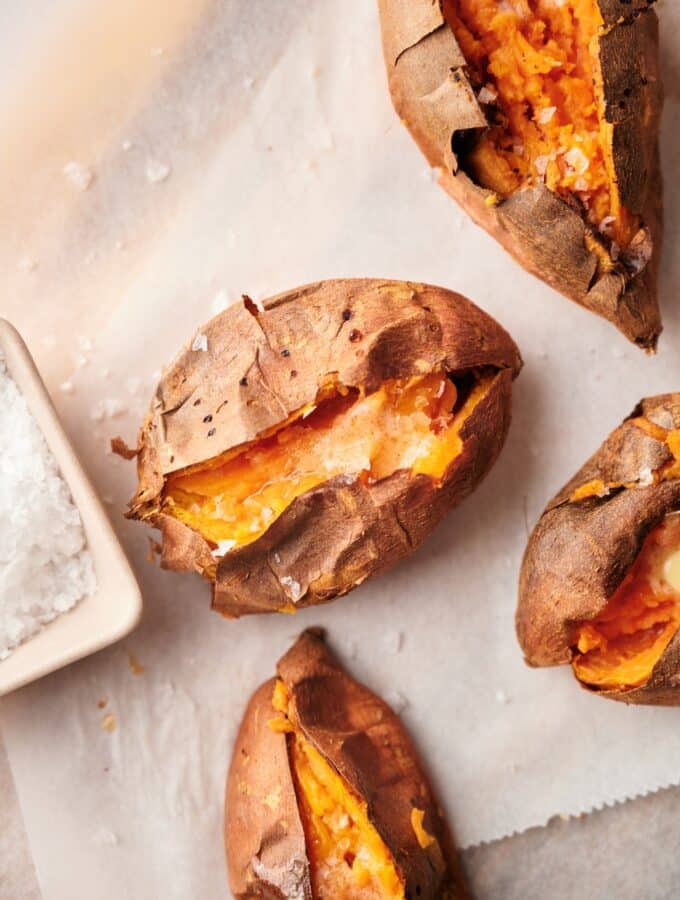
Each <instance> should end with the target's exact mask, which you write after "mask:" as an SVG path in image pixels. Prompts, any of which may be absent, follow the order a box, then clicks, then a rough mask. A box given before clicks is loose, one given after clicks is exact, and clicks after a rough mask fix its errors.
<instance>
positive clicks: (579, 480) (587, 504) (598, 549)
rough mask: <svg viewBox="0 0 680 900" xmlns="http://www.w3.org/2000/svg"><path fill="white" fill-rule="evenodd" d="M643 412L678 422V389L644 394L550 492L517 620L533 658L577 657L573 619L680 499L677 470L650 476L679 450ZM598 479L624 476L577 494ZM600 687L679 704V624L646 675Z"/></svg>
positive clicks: (617, 694)
mask: <svg viewBox="0 0 680 900" xmlns="http://www.w3.org/2000/svg"><path fill="white" fill-rule="evenodd" d="M639 417H642V418H643V419H646V420H647V422H650V423H652V424H655V425H659V426H660V427H661V428H664V429H668V430H672V429H675V428H679V427H680V394H663V395H659V396H657V397H651V398H648V399H645V400H643V401H642V402H641V403H640V404H639V405H638V406H637V407H636V409H635V410H634V411H633V413H632V414H631V416H629V418H628V419H626V420H625V421H624V422H623V423H622V425H620V426H619V427H618V428H617V429H615V431H613V432H612V434H611V435H609V437H608V438H607V439H606V440H605V441H604V443H603V444H602V446H601V447H600V448H599V449H598V450H597V451H596V453H595V454H594V455H593V456H592V457H591V458H590V459H589V460H588V462H587V463H586V464H585V465H584V466H583V467H582V468H581V469H580V470H579V472H578V473H577V474H576V475H575V476H574V477H573V478H572V479H571V480H570V481H569V482H568V483H567V484H566V485H565V486H564V487H563V488H562V490H561V491H560V492H559V493H558V494H557V496H556V497H554V498H553V500H551V501H550V503H549V504H548V506H547V507H546V509H545V510H544V512H543V513H542V515H541V517H540V519H539V521H538V523H537V525H536V527H535V528H534V530H533V532H532V534H531V536H530V538H529V543H528V545H527V549H526V552H525V555H524V560H523V563H522V568H521V573H520V583H519V602H518V607H517V617H516V625H517V636H518V639H519V643H520V646H521V647H522V650H523V652H524V655H525V659H526V661H527V663H528V664H529V665H531V666H552V665H560V664H566V663H570V662H571V661H572V658H573V651H572V647H571V639H572V628H573V625H574V624H575V623H577V622H582V621H585V620H587V619H591V618H595V617H596V616H597V615H599V614H600V613H601V612H602V610H603V609H604V608H605V606H606V604H607V601H608V599H609V598H610V597H611V596H612V594H613V593H614V592H615V591H616V589H617V588H618V587H619V585H620V584H621V582H622V581H623V579H624V577H625V576H626V574H627V572H628V570H629V569H630V567H631V565H632V564H633V562H634V561H635V559H636V558H637V556H638V554H639V553H640V550H641V548H642V545H643V543H644V541H645V538H646V537H647V535H648V534H649V533H650V532H651V531H652V530H653V529H654V528H655V527H656V526H657V525H658V524H660V522H662V521H663V519H664V518H665V516H666V515H668V514H669V513H671V512H674V511H676V510H678V509H680V479H677V478H671V479H668V480H664V481H660V482H658V483H656V484H647V482H648V481H649V472H650V471H651V472H655V471H658V470H659V469H661V468H662V467H663V466H664V465H666V464H668V463H670V462H672V461H673V456H672V454H671V452H670V450H669V448H668V446H667V445H666V443H665V442H663V441H661V440H659V439H657V438H655V437H654V436H652V435H650V434H648V433H647V432H645V431H644V430H642V429H641V428H640V427H638V426H637V425H636V424H635V422H634V420H635V419H638V418H639ZM596 479H600V480H602V481H603V482H604V483H605V484H611V485H626V486H621V487H616V488H612V490H611V491H610V493H609V494H608V495H607V496H603V497H589V498H588V499H583V500H578V501H575V500H573V499H572V495H573V493H574V491H575V490H576V489H577V488H579V487H580V486H582V485H584V484H589V483H590V482H592V481H594V480H596ZM583 686H584V687H585V688H586V689H589V688H588V686H587V685H583ZM595 692H596V693H598V694H600V695H602V696H605V697H609V698H611V699H613V700H622V701H624V702H626V703H645V704H654V705H670V706H675V705H680V634H679V635H676V636H675V637H674V638H673V640H672V641H671V643H670V644H669V646H668V647H667V649H666V651H665V652H664V654H663V655H662V657H661V659H660V660H659V661H658V663H657V665H656V666H655V668H654V670H653V672H652V674H651V676H650V678H649V680H648V681H647V682H646V683H645V684H644V685H642V686H640V687H638V688H635V689H632V690H628V691H621V690H597V691H595Z"/></svg>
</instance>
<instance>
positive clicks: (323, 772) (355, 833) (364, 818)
mask: <svg viewBox="0 0 680 900" xmlns="http://www.w3.org/2000/svg"><path fill="white" fill-rule="evenodd" d="M272 705H273V706H274V708H275V709H277V710H278V711H279V712H280V713H281V714H282V716H283V717H284V718H285V716H286V714H287V709H288V698H287V692H286V688H285V685H284V684H283V682H282V681H281V680H280V679H279V680H277V682H276V686H275V688H274V696H273V698H272ZM288 721H290V720H288ZM277 730H278V729H277ZM290 730H291V732H292V733H291V735H290V743H289V753H290V761H291V766H292V771H293V776H294V780H295V786H296V791H297V796H298V805H299V809H300V816H301V819H302V823H303V828H304V831H305V839H306V844H307V855H308V857H309V862H310V876H311V881H312V892H313V896H314V900H362V898H363V900H403V898H404V886H403V883H402V880H401V878H400V876H399V873H398V872H397V869H396V866H395V863H394V860H393V858H392V855H391V854H390V852H389V850H388V849H387V847H386V846H385V843H384V841H383V840H382V838H381V837H380V835H379V834H378V832H377V830H376V829H375V828H374V826H373V825H372V824H371V821H370V819H369V815H368V808H367V804H366V802H365V801H364V800H362V799H361V798H359V797H358V796H357V795H356V794H355V793H354V791H353V790H352V789H351V788H350V787H349V785H348V784H347V783H346V782H345V780H344V779H343V778H342V776H341V775H340V774H339V773H338V772H337V771H336V770H335V769H334V768H333V767H332V766H331V765H330V764H329V763H328V762H327V761H326V760H325V759H324V758H323V756H322V755H321V754H320V753H319V752H318V750H316V748H314V747H313V746H312V745H311V744H310V743H309V741H307V740H306V739H305V738H304V737H303V735H302V734H301V733H300V732H299V731H298V730H296V729H295V726H294V724H293V723H292V722H291V723H290Z"/></svg>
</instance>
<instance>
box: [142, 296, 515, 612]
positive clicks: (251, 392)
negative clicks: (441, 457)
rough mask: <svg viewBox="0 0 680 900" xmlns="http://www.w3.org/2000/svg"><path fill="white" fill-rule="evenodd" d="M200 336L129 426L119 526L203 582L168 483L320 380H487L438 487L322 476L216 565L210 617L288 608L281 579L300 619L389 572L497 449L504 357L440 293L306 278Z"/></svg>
mask: <svg viewBox="0 0 680 900" xmlns="http://www.w3.org/2000/svg"><path fill="white" fill-rule="evenodd" d="M203 332H204V333H205V334H206V336H207V338H208V350H207V352H202V351H198V352H194V351H191V350H187V351H186V352H184V353H183V354H181V355H180V356H179V357H178V359H177V360H176V361H175V363H174V364H173V365H172V366H171V367H170V369H169V370H168V372H167V373H166V374H165V376H164V378H163V380H162V381H161V383H160V385H159V386H158V389H157V392H156V398H155V400H154V403H153V405H152V408H151V410H150V412H149V414H148V416H147V418H146V421H145V422H144V425H143V426H142V430H141V433H140V438H139V446H140V451H139V459H138V474H139V490H138V493H137V494H136V495H135V497H134V498H133V501H132V503H131V513H130V515H131V516H132V517H134V518H140V519H144V520H146V521H147V522H149V523H150V524H152V525H155V526H157V527H158V528H160V530H161V532H162V535H163V551H162V564H163V565H164V566H166V567H167V568H171V569H179V570H195V571H198V572H201V573H202V574H207V575H208V577H210V573H211V572H212V571H214V567H215V560H214V559H213V558H212V555H211V548H210V545H209V544H208V543H207V542H206V541H205V540H204V539H203V538H202V537H201V536H200V535H199V534H198V533H197V532H195V531H193V530H192V529H190V528H189V527H188V526H187V525H185V524H183V523H182V522H179V521H178V520H177V519H175V518H173V517H171V516H169V515H167V514H166V513H164V512H163V510H162V508H161V499H162V497H161V495H162V490H163V484H164V479H165V478H166V477H167V475H168V474H169V473H171V472H174V471H177V470H178V469H182V468H184V467H186V466H191V465H195V464H197V463H201V462H204V461H205V460H206V459H209V458H210V457H213V456H217V455H219V454H221V453H223V452H224V451H226V450H229V449H231V448H232V447H235V446H238V445H240V444H242V443H245V442H247V441H251V440H253V439H255V438H256V437H257V436H258V435H259V434H261V433H262V432H263V431H265V430H267V429H268V428H271V427H273V426H275V425H278V424H279V423H280V422H281V421H283V420H285V419H286V417H287V416H289V415H290V414H291V413H293V412H294V411H295V410H298V409H300V408H301V407H303V406H304V405H305V404H307V403H309V402H312V401H314V399H315V398H316V396H317V392H318V390H319V387H320V386H321V385H322V384H323V383H324V381H326V380H327V379H328V377H329V375H330V374H331V373H337V379H338V380H339V382H340V383H342V384H344V385H347V386H365V387H366V388H367V389H368V390H372V389H375V388H377V387H379V385H380V384H381V383H382V382H384V381H385V380H386V379H391V378H407V377H409V376H411V375H416V374H418V375H423V374H426V373H427V372H431V371H440V370H441V369H444V370H446V371H448V372H451V373H454V374H463V373H465V372H467V371H470V370H475V369H478V368H485V369H488V368H491V369H496V370H497V374H496V375H495V377H494V380H493V383H492V385H491V387H490V389H489V390H488V392H487V394H486V395H485V397H484V398H483V399H482V400H481V401H480V402H479V404H478V405H477V406H476V407H475V409H474V410H473V412H472V414H471V415H470V417H469V418H468V419H467V420H466V422H465V424H464V426H463V428H462V431H461V438H462V439H463V449H462V452H461V454H460V455H459V456H458V457H457V458H456V459H455V460H453V462H452V463H451V465H450V466H449V468H448V469H447V471H446V472H445V473H444V476H443V478H442V480H441V485H437V484H436V482H435V481H434V480H433V479H432V478H430V477H428V476H425V475H418V476H415V475H413V474H412V473H410V472H405V471H398V472H396V473H394V474H393V475H392V476H390V477H388V478H385V479H382V480H380V481H378V482H375V483H374V484H368V485H364V484H362V483H361V482H358V481H357V482H354V483H349V484H348V483H346V480H345V479H343V478H341V477H340V478H335V479H332V480H329V481H327V482H325V483H324V484H322V485H320V486H319V487H317V488H315V489H313V490H311V491H308V492H307V493H306V494H303V495H302V496H300V497H298V498H297V499H296V500H294V501H293V503H292V504H291V505H290V506H289V507H288V509H287V510H286V511H285V512H284V513H283V514H282V515H281V516H280V518H279V519H277V520H276V522H274V523H273V525H272V526H271V527H270V528H269V529H268V531H266V532H265V533H264V534H263V535H262V536H261V537H260V538H258V539H257V540H255V541H253V542H252V543H251V544H247V545H245V546H242V547H239V548H234V550H232V551H231V552H230V553H228V554H226V555H225V556H224V557H222V559H221V560H220V561H219V564H218V566H217V572H216V578H215V585H214V592H213V608H214V609H216V610H217V611H218V612H220V613H222V614H223V615H225V616H228V617H238V616H241V615H246V614H248V613H263V612H275V611H277V610H280V609H283V608H290V598H289V597H288V595H287V593H286V591H285V589H284V585H282V583H281V580H280V579H281V578H282V577H285V576H288V577H289V578H292V579H294V580H295V581H296V582H297V583H298V584H299V585H300V591H301V596H300V598H299V601H298V602H297V603H296V607H297V608H303V607H305V606H310V605H314V604H317V603H321V602H325V601H328V600H331V599H333V598H334V597H337V596H340V595H341V594H345V593H347V592H348V591H350V590H352V588H354V587H356V586H357V585H358V584H360V583H361V582H362V581H364V580H365V579H366V578H367V577H369V576H370V575H373V574H375V573H378V572H381V571H383V570H385V569H387V568H389V567H390V566H391V565H393V564H394V563H395V562H397V561H398V560H399V559H401V558H403V557H405V556H407V555H408V554H409V553H411V552H412V551H413V550H414V548H416V547H417V546H418V545H419V544H420V543H421V542H422V541H423V540H424V539H425V537H427V535H428V534H429V533H430V532H431V531H432V529H433V528H434V526H435V525H436V524H437V522H438V521H439V520H440V519H441V518H442V517H443V516H444V514H445V513H446V512H447V511H448V510H450V509H451V507H453V506H454V505H455V504H457V503H459V502H460V501H461V500H462V499H463V498H464V497H465V496H467V494H469V493H470V492H471V491H472V490H473V489H474V488H475V487H476V486H477V484H478V483H479V482H480V481H481V479H482V478H483V477H484V476H485V475H486V473H487V472H488V471H489V469H490V468H491V466H492V465H493V463H494V462H495V460H496V458H497V456H498V454H499V452H500V450H501V447H502V445H503V442H504V440H505V436H506V433H507V430H508V427H509V424H510V404H511V385H512V380H513V378H514V377H515V376H516V375H517V373H518V372H519V369H520V367H521V359H520V356H519V351H518V350H517V347H516V346H515V344H514V343H513V341H512V339H511V338H510V336H509V335H508V334H507V332H506V331H505V330H504V329H503V328H501V326H500V325H498V323H497V322H495V321H494V320H493V319H492V318H491V317H490V316H488V315H486V314H485V313H484V312H482V311H481V310H480V309H478V308H477V307H476V306H474V305H473V304H472V303H470V301H469V300H466V299H465V298H464V297H462V296H460V295H459V294H454V293H453V292H451V291H447V290H444V289H443V288H437V287H431V286H429V285H421V284H410V283H406V282H394V281H379V280H375V279H363V280H362V279H356V280H340V281H326V282H319V283H316V284H311V285H308V286H306V287H302V288H298V289H296V290H294V291H290V292H288V293H286V294H281V295H280V296H278V297H274V298H272V299H271V300H269V301H266V302H265V304H264V311H263V312H257V310H255V309H254V307H253V305H252V304H251V303H250V302H247V303H239V304H235V305H234V306H231V307H229V308H228V309H227V310H225V312H223V313H222V314H221V315H219V316H217V317H216V318H214V319H213V320H212V321H211V322H209V323H208V324H207V325H206V326H205V328H204V329H203ZM284 349H285V350H287V351H289V355H288V356H282V353H281V351H282V350H284ZM293 372H294V373H295V375H294V376H293V375H292V373H293ZM206 413H210V414H211V415H212V417H213V418H212V421H211V422H210V423H209V424H204V422H203V418H204V416H205V415H206ZM209 431H210V432H212V433H211V434H210V436H208V432H209Z"/></svg>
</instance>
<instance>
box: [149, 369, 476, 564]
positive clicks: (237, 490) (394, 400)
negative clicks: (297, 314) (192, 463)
mask: <svg viewBox="0 0 680 900" xmlns="http://www.w3.org/2000/svg"><path fill="white" fill-rule="evenodd" d="M492 380H493V375H491V374H480V376H479V377H478V378H477V379H476V381H475V384H474V386H473V387H472V390H471V391H470V393H469V394H468V395H467V396H466V397H465V398H463V400H462V402H459V404H458V406H457V405H456V403H457V401H459V400H460V398H459V396H458V391H457V389H456V386H455V384H454V382H453V381H452V380H451V379H450V378H449V377H448V376H447V375H446V374H445V373H442V372H435V373H430V374H428V375H423V376H415V377H412V378H409V379H405V380H390V381H386V382H384V384H383V385H382V386H381V387H380V388H379V389H378V390H376V391H374V392H373V393H371V394H365V393H363V392H361V391H359V390H357V389H347V388H342V387H335V388H334V389H333V391H332V392H329V391H325V392H324V393H323V395H322V396H321V397H320V399H318V400H317V402H316V403H315V404H310V405H309V406H308V407H305V408H304V409H302V410H299V411H298V412H297V413H296V414H294V415H293V416H292V417H291V418H290V419H289V420H287V421H286V422H284V423H282V424H281V426H280V427H279V428H278V429H274V430H273V432H272V433H269V434H268V435H266V436H263V437H262V438H260V439H259V440H257V441H254V442H252V443H250V444H247V445H243V446H242V447H240V448H236V450H233V451H229V452H228V453H227V454H224V455H223V456H221V457H216V458H214V459H212V460H209V461H207V462H206V463H205V464H202V465H200V466H197V467H193V468H192V469H191V470H184V471H180V472H177V473H174V474H172V475H170V476H169V477H168V479H167V483H166V486H165V491H164V511H165V512H168V513H170V514H171V515H173V516H175V517H176V518H178V519H180V520H181V521H182V522H185V523H186V524H187V525H189V526H190V527H191V528H193V529H194V530H195V531H198V532H199V533H200V534H201V535H202V536H203V537H204V538H206V539H207V540H209V541H212V542H214V543H215V544H219V543H220V542H226V544H227V545H228V546H229V547H232V546H242V545H244V544H248V543H251V542H252V541H254V540H256V539H257V538H258V537H260V536H261V535H262V534H263V533H264V532H265V531H267V529H268V528H269V527H270V526H271V524H272V523H273V522H274V521H275V520H276V519H278V517H279V516H280V515H281V514H282V513H283V512H284V511H285V510H286V509H287V507H288V506H290V504H291V503H292V502H293V500H295V498H296V497H299V496H300V495H302V494H304V493H305V492H306V491H309V490H311V489H312V488H315V487H317V486H318V485H320V484H322V483H323V482H325V481H328V480H330V479H331V478H334V477H337V476H340V475H345V476H348V477H352V478H354V477H356V478H361V479H364V480H366V481H367V482H371V481H378V480H380V479H383V478H386V477H388V476H389V475H391V474H393V473H394V472H396V471H398V470H401V469H410V470H411V471H412V472H413V473H414V474H425V475H430V476H431V477H432V478H434V479H440V478H441V477H442V476H443V475H444V473H445V471H446V469H447V467H448V465H449V464H450V463H451V462H452V460H454V459H455V458H456V457H457V456H458V455H459V454H460V452H461V450H462V446H463V443H462V439H461V437H460V429H461V428H462V425H463V423H464V421H465V419H466V418H467V417H468V416H469V415H470V413H471V412H472V410H473V409H474V407H475V406H476V405H477V403H478V402H479V400H480V399H481V398H482V397H483V396H484V394H485V393H486V391H487V390H488V388H489V387H490V384H491V381H492Z"/></svg>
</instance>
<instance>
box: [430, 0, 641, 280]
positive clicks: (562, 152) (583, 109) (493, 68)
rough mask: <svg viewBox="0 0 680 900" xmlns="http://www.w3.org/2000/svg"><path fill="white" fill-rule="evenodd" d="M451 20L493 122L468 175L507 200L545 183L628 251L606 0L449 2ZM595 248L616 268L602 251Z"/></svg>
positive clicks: (630, 227)
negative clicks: (604, 48)
mask: <svg viewBox="0 0 680 900" xmlns="http://www.w3.org/2000/svg"><path fill="white" fill-rule="evenodd" d="M444 13H445V16H446V18H447V21H448V22H449V24H450V26H451V28H452V29H453V32H454V34H455V36H456V39H457V41H458V43H459V45H460V47H461V50H462V52H463V54H464V56H465V59H466V62H467V64H468V69H469V70H470V75H471V77H472V79H473V83H475V84H476V87H477V88H478V89H479V90H478V95H479V99H480V102H482V103H483V104H484V109H485V110H486V113H487V118H488V119H489V121H490V123H491V127H490V128H489V129H488V130H487V131H486V132H484V133H483V134H482V135H481V136H480V137H479V139H478V140H477V141H476V143H475V144H474V146H472V147H471V149H469V150H468V151H467V152H466V153H465V152H464V153H461V154H460V161H461V164H462V165H463V168H464V169H465V170H466V171H467V172H468V173H469V174H470V176H471V177H472V178H473V179H474V180H475V181H476V182H477V183H478V184H480V185H482V186H483V187H486V188H489V189H490V190H493V191H495V192H496V193H497V194H499V195H500V196H502V197H506V198H507V197H509V196H510V195H511V194H514V193H515V192H516V191H518V190H520V189H522V188H524V187H529V186H533V185H536V184H540V183H545V185H546V186H547V187H548V188H549V190H551V191H552V192H553V193H556V194H558V195H560V196H562V197H568V196H574V197H577V198H578V199H579V200H580V202H581V203H582V205H583V209H584V212H585V215H586V216H587V219H588V220H589V221H590V223H591V224H592V225H594V226H595V228H601V230H602V232H603V233H605V234H607V235H608V236H609V237H611V238H613V239H614V240H615V241H616V242H617V243H618V244H619V245H620V246H622V247H625V246H627V245H628V244H629V243H630V241H631V239H632V238H633V236H634V234H635V233H636V231H637V230H638V227H639V222H637V221H636V220H635V218H634V217H633V216H632V215H631V214H630V213H628V212H627V210H626V209H625V208H624V207H623V206H622V205H621V202H620V199H619V193H618V189H617V185H616V176H615V172H614V162H613V155H612V142H613V129H612V125H611V124H610V123H608V122H607V121H606V118H605V115H604V92H603V88H602V73H601V71H600V63H599V54H598V40H599V38H598V35H599V33H600V31H601V29H603V27H604V22H603V19H602V14H601V12H600V9H599V6H598V3H597V0H563V2H560V3H557V2H555V0H505V2H503V3H499V2H498V0H444ZM590 249H593V250H595V251H596V252H598V255H600V256H601V262H602V265H606V264H607V263H609V265H611V262H610V258H609V252H608V251H605V250H604V248H603V247H601V246H600V245H598V246H597V247H595V246H591V247H590ZM599 251H601V252H599Z"/></svg>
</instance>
